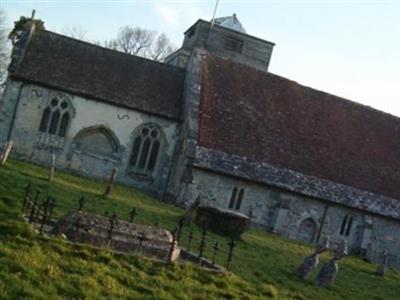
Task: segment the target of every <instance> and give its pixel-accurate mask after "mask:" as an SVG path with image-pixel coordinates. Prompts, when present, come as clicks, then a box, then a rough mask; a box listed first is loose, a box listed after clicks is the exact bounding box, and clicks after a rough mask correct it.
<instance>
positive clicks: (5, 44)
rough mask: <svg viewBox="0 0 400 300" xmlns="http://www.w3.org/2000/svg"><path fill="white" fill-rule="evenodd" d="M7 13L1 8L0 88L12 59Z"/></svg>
mask: <svg viewBox="0 0 400 300" xmlns="http://www.w3.org/2000/svg"><path fill="white" fill-rule="evenodd" d="M5 23H6V13H5V11H4V10H2V9H0V90H1V88H2V86H3V83H4V81H5V79H6V77H7V66H8V63H9V60H10V50H11V48H10V41H9V40H8V32H7V31H8V30H7V28H6V24H5Z"/></svg>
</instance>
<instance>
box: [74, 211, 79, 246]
mask: <svg viewBox="0 0 400 300" xmlns="http://www.w3.org/2000/svg"><path fill="white" fill-rule="evenodd" d="M74 227H75V230H74V231H75V232H74V233H75V236H74V238H75V241H76V242H77V241H78V240H79V229H80V227H81V216H80V215H78V217H77V218H76V220H75V223H74Z"/></svg>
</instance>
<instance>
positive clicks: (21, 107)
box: [0, 80, 180, 196]
mask: <svg viewBox="0 0 400 300" xmlns="http://www.w3.org/2000/svg"><path fill="white" fill-rule="evenodd" d="M56 95H62V96H63V97H65V98H66V99H69V101H70V103H71V105H72V106H73V111H74V113H73V117H72V119H71V121H70V125H69V127H68V130H67V134H66V137H65V138H64V139H58V140H55V141H53V142H48V141H47V140H45V139H43V134H42V133H40V131H39V126H40V122H41V118H42V114H43V110H44V109H45V108H46V107H47V105H48V104H49V102H50V101H51V99H52V98H53V97H54V96H56ZM14 116H15V120H14V121H13V118H14ZM12 123H13V124H14V125H13V126H12V127H13V129H12V131H11V139H12V140H13V141H14V149H13V152H12V155H13V156H14V157H16V158H19V159H23V160H28V161H32V162H35V163H40V164H44V165H48V164H49V163H50V161H51V155H52V153H55V154H56V168H61V169H67V170H72V171H75V172H77V173H79V174H82V175H86V176H92V177H97V178H102V179H107V178H108V177H109V176H110V174H111V170H112V169H113V168H114V167H117V168H118V174H117V181H119V182H122V183H125V184H128V185H132V186H136V187H139V188H141V189H144V190H147V191H150V192H153V193H154V194H155V195H156V196H162V195H163V193H164V192H165V191H166V188H167V183H168V177H169V174H170V171H169V170H170V168H171V164H172V159H171V158H172V155H173V153H174V151H175V147H176V143H177V139H178V135H179V131H180V124H179V123H177V122H176V121H174V120H170V119H167V118H160V117H157V116H154V115H149V114H146V113H141V112H139V111H134V110H132V109H126V108H122V107H117V106H113V105H109V104H106V103H102V102H98V101H95V100H91V99H86V98H83V97H80V96H76V95H73V94H68V93H64V92H60V91H57V90H53V89H48V88H45V87H41V86H37V85H32V84H26V83H22V82H16V81H13V80H9V81H8V83H7V90H6V92H5V95H4V98H3V101H2V103H1V107H0V142H1V143H2V144H4V142H5V141H6V140H7V137H8V135H9V131H10V127H11V124H12ZM149 123H150V124H155V125H156V126H157V127H158V128H159V129H160V131H161V132H162V135H163V140H164V142H163V143H162V146H161V147H162V148H161V149H160V157H159V160H158V164H157V168H156V170H155V171H154V173H153V176H152V178H145V177H143V176H140V175H135V174H131V173H129V174H128V169H129V168H128V162H129V158H130V155H131V150H132V147H133V140H134V137H135V130H136V129H137V128H138V127H139V126H141V125H143V124H149ZM100 126H101V127H103V128H106V129H107V130H109V131H110V132H112V133H113V135H115V137H116V139H117V144H118V153H116V155H114V156H113V157H109V156H105V155H101V154H98V153H89V152H83V151H79V150H78V149H77V148H76V147H75V144H74V138H75V137H76V136H77V134H78V133H79V132H80V131H81V130H84V129H88V128H93V127H100Z"/></svg>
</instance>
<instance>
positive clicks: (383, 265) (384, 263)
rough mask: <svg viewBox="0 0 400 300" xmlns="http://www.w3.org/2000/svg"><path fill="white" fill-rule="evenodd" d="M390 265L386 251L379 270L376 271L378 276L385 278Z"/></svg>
mask: <svg viewBox="0 0 400 300" xmlns="http://www.w3.org/2000/svg"><path fill="white" fill-rule="evenodd" d="M388 263H389V253H388V251H387V250H386V249H385V251H383V257H382V261H381V263H380V264H379V265H378V268H377V270H376V275H379V276H382V277H384V276H385V272H386V270H387V267H388Z"/></svg>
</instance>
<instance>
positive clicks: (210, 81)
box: [198, 55, 400, 200]
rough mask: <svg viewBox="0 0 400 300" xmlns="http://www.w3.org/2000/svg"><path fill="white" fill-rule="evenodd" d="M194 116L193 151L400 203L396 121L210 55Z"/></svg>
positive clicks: (399, 123)
mask: <svg viewBox="0 0 400 300" xmlns="http://www.w3.org/2000/svg"><path fill="white" fill-rule="evenodd" d="M199 109H200V117H199V137H198V144H199V146H202V147H204V148H207V149H213V150H217V151H220V152H223V153H227V154H229V155H236V156H238V157H242V158H243V159H245V160H251V161H258V162H264V163H268V164H270V165H272V166H275V167H278V168H284V169H289V170H292V171H295V172H298V173H301V174H304V175H307V176H313V177H316V178H320V179H322V180H327V181H331V182H336V183H339V184H342V185H346V186H350V187H353V188H356V189H359V190H364V191H368V192H371V193H374V194H378V195H383V196H386V197H390V198H394V199H397V200H400V119H399V118H397V117H394V116H392V115H390V114H386V113H383V112H380V111H377V110H374V109H372V108H370V107H366V106H363V105H360V104H357V103H355V102H351V101H349V100H346V99H343V98H339V97H337V96H333V95H330V94H327V93H324V92H321V91H317V90H314V89H311V88H308V87H305V86H302V85H300V84H298V83H296V82H293V81H290V80H288V79H285V78H282V77H280V76H277V75H274V74H271V73H265V72H262V71H258V70H255V69H252V68H249V67H247V66H245V65H241V64H238V63H235V62H232V61H228V60H224V59H222V58H217V57H213V56H211V55H207V56H206V58H205V62H204V63H203V70H202V89H201V103H200V108H199ZM253 179H254V178H253Z"/></svg>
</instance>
